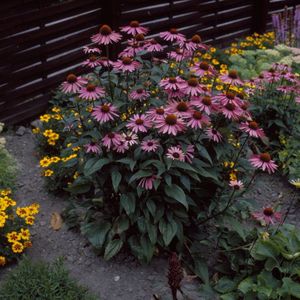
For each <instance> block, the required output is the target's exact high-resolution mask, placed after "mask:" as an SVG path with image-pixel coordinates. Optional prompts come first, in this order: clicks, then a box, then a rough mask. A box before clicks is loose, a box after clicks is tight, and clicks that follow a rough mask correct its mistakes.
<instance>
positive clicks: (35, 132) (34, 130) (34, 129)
mask: <svg viewBox="0 0 300 300" xmlns="http://www.w3.org/2000/svg"><path fill="white" fill-rule="evenodd" d="M40 131H41V130H40V128H38V127H37V128H33V129H32V133H33V134H38V133H40Z"/></svg>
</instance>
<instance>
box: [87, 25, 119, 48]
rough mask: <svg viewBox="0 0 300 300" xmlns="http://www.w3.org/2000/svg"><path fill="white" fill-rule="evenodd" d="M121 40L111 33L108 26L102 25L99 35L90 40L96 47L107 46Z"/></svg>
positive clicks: (113, 32) (116, 34)
mask: <svg viewBox="0 0 300 300" xmlns="http://www.w3.org/2000/svg"><path fill="white" fill-rule="evenodd" d="M121 38H122V35H121V34H119V33H117V32H115V31H113V30H112V29H111V28H110V27H109V26H108V25H102V26H101V27H100V29H99V33H97V34H95V35H93V36H92V38H91V40H92V42H93V43H95V44H98V45H108V44H112V43H117V42H119V41H120V40H121Z"/></svg>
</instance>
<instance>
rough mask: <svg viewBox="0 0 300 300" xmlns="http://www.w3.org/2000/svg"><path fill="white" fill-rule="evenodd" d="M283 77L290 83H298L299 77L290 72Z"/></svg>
mask: <svg viewBox="0 0 300 300" xmlns="http://www.w3.org/2000/svg"><path fill="white" fill-rule="evenodd" d="M281 74H282V73H281ZM282 75H283V77H284V79H286V80H287V81H289V82H293V83H295V82H297V81H298V79H297V77H296V76H295V75H294V74H293V73H290V72H288V73H285V74H282Z"/></svg>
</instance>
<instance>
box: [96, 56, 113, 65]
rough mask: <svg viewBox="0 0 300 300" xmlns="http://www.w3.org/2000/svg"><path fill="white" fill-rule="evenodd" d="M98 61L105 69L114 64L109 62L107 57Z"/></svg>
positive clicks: (102, 57)
mask: <svg viewBox="0 0 300 300" xmlns="http://www.w3.org/2000/svg"><path fill="white" fill-rule="evenodd" d="M98 61H99V63H100V65H101V66H102V67H104V68H108V67H110V66H112V65H113V62H112V61H111V60H109V59H108V57H106V56H101V57H100V58H99V60H98Z"/></svg>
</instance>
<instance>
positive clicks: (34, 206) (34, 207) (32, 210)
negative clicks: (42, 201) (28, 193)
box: [27, 203, 40, 215]
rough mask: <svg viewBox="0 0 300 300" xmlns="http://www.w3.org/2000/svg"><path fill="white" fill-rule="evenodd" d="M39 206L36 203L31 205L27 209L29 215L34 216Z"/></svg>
mask: <svg viewBox="0 0 300 300" xmlns="http://www.w3.org/2000/svg"><path fill="white" fill-rule="evenodd" d="M39 209H40V205H39V204H38V203H33V204H31V205H30V206H28V207H27V210H28V214H29V215H36V214H37V213H38V212H39Z"/></svg>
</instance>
